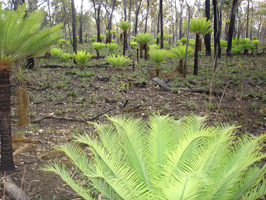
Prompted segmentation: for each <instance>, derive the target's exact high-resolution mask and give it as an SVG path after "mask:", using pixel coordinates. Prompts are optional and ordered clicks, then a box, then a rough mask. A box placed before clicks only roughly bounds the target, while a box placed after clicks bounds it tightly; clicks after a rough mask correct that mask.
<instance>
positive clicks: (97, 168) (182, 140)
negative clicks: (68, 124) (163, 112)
mask: <svg viewBox="0 0 266 200" xmlns="http://www.w3.org/2000/svg"><path fill="white" fill-rule="evenodd" d="M109 119H110V121H111V122H112V124H109V125H101V124H97V123H95V124H94V125H95V126H96V128H97V131H98V136H97V137H94V138H93V137H92V136H91V135H88V134H82V135H79V136H76V142H78V143H82V144H85V145H88V146H89V147H90V150H91V151H92V153H93V156H92V157H91V158H90V159H89V158H88V156H87V153H85V152H83V151H82V149H81V148H80V147H78V146H77V145H74V144H65V145H61V146H59V147H57V149H59V150H62V151H64V152H65V153H66V154H67V155H68V156H69V157H70V159H71V160H72V162H73V163H74V164H75V165H76V166H77V167H78V168H79V170H80V171H81V172H82V173H83V174H84V176H86V177H88V179H89V180H91V181H92V182H93V186H94V187H95V188H97V189H98V190H99V191H100V192H101V193H102V194H103V196H104V197H106V198H108V199H158V200H161V199H169V200H170V199H181V200H185V199H191V200H193V199H195V200H196V199H197V200H205V199H217V200H233V199H236V200H238V199H239V200H240V199H250V200H253V199H256V198H259V197H261V196H263V195H264V194H265V193H266V180H265V175H266V164H264V165H263V166H260V164H259V161H260V160H261V159H263V158H265V157H266V156H265V154H263V153H262V152H261V151H260V149H261V148H262V147H263V143H262V142H263V141H265V140H266V136H265V135H264V136H261V137H259V138H256V139H254V138H248V137H247V136H244V137H242V138H236V137H234V136H232V135H231V133H232V131H233V130H234V129H235V127H232V126H217V127H207V126H206V124H205V123H204V122H205V118H204V117H196V116H191V117H186V118H184V119H181V120H179V121H175V120H173V119H171V118H170V117H169V116H152V117H150V120H149V123H148V124H147V125H146V124H145V123H143V121H142V120H141V119H135V120H133V119H128V120H126V119H125V118H109ZM45 170H47V171H54V172H56V173H57V174H59V175H60V176H61V177H62V179H63V180H64V181H65V182H66V183H67V184H69V186H70V187H72V188H73V189H74V190H75V191H76V192H78V193H79V194H80V195H81V196H82V197H83V198H85V199H92V197H91V196H90V194H89V192H90V191H89V190H87V189H86V188H84V187H83V186H81V185H79V184H77V183H76V182H75V181H74V180H72V179H71V176H70V174H69V170H68V169H65V167H64V166H60V165H59V164H57V163H55V164H50V165H47V166H46V168H45Z"/></svg>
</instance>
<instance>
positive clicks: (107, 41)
mask: <svg viewBox="0 0 266 200" xmlns="http://www.w3.org/2000/svg"><path fill="white" fill-rule="evenodd" d="M115 4H116V0H114V1H113V6H112V11H111V14H110V19H109V22H108V27H107V28H108V40H107V39H106V43H111V41H112V37H111V33H110V30H111V29H112V19H113V13H114V8H115ZM117 34H118V33H117Z"/></svg>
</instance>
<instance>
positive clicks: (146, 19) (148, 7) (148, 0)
mask: <svg viewBox="0 0 266 200" xmlns="http://www.w3.org/2000/svg"><path fill="white" fill-rule="evenodd" d="M149 9H150V0H147V13H146V18H145V30H144V33H146V32H147V27H148V14H149Z"/></svg>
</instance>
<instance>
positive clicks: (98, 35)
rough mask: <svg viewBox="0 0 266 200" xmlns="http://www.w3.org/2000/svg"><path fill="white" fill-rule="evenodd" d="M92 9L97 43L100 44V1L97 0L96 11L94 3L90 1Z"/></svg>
mask: <svg viewBox="0 0 266 200" xmlns="http://www.w3.org/2000/svg"><path fill="white" fill-rule="evenodd" d="M92 3H93V7H94V11H95V12H94V14H95V15H94V16H95V22H96V27H97V42H101V24H100V12H101V6H102V2H101V0H98V8H97V9H96V6H95V2H94V0H92Z"/></svg>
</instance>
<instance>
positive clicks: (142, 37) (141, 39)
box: [134, 33, 153, 60]
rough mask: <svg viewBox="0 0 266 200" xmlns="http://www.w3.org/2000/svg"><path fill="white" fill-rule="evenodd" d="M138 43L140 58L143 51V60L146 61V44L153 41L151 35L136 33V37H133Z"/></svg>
mask: <svg viewBox="0 0 266 200" xmlns="http://www.w3.org/2000/svg"><path fill="white" fill-rule="evenodd" d="M134 39H136V40H137V41H138V42H139V43H140V47H141V48H140V51H141V52H140V57H141V58H142V49H143V48H144V50H145V60H147V59H148V53H147V44H148V43H149V42H150V41H152V40H153V37H152V35H151V33H138V34H137V35H136V37H134Z"/></svg>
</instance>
